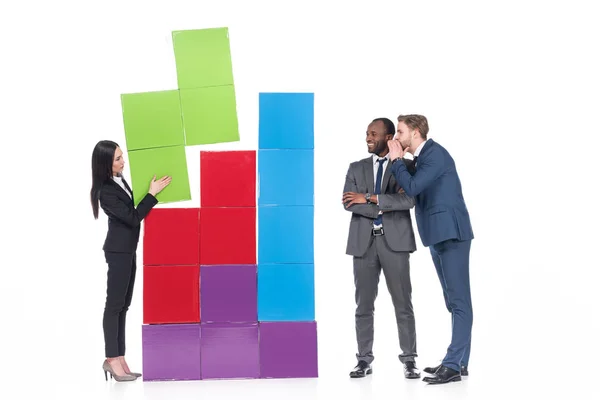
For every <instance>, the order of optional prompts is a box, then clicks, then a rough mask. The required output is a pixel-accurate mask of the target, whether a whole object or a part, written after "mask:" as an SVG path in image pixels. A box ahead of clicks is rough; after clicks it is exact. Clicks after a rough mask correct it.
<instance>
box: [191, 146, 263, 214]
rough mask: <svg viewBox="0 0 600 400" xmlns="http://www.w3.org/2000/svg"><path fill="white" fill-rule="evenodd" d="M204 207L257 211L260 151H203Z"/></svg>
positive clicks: (201, 182)
mask: <svg viewBox="0 0 600 400" xmlns="http://www.w3.org/2000/svg"><path fill="white" fill-rule="evenodd" d="M200 206H201V207H255V206H256V151H253V150H252V151H201V152H200Z"/></svg>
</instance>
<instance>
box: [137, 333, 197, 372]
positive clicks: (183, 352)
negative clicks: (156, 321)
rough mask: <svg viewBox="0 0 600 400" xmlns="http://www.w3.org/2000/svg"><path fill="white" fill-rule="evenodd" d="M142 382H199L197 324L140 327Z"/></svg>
mask: <svg viewBox="0 0 600 400" xmlns="http://www.w3.org/2000/svg"><path fill="white" fill-rule="evenodd" d="M142 351H143V373H142V376H143V380H144V381H153V380H198V379H201V366H200V324H174V325H143V326H142Z"/></svg>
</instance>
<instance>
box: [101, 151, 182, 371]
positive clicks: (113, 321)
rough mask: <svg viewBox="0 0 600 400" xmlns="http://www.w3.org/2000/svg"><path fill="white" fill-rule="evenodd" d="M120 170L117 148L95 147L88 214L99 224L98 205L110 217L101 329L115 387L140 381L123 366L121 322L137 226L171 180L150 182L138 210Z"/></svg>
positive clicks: (107, 366) (129, 290)
mask: <svg viewBox="0 0 600 400" xmlns="http://www.w3.org/2000/svg"><path fill="white" fill-rule="evenodd" d="M124 166H125V161H124V160H123V152H122V151H121V149H120V148H119V145H118V144H116V143H115V142H112V141H109V140H102V141H100V142H98V144H96V147H95V148H94V151H93V153H92V190H91V193H90V195H91V201H92V209H93V212H94V218H95V219H98V203H100V206H101V207H102V209H103V210H104V212H105V213H106V215H107V216H108V233H107V235H106V240H105V242H104V247H103V248H102V249H103V250H104V255H105V258H106V262H107V264H108V274H107V275H108V279H107V289H106V304H105V307H104V318H103V324H102V325H103V328H104V343H105V353H106V360H105V361H104V363H103V365H102V369H103V370H104V377H105V379H108V377H107V372H108V373H110V376H111V377H113V378H114V379H115V380H116V381H132V380H135V379H137V378H138V377H140V376H141V374H140V373H137V372H131V371H130V370H129V367H128V365H127V363H126V362H125V316H126V314H127V310H128V308H129V306H130V304H131V298H132V295H133V285H134V282H135V273H136V250H137V245H138V241H139V236H140V224H141V221H142V220H143V219H144V217H146V215H147V214H148V212H150V210H151V209H152V208H153V207H154V206H155V205H156V204H157V203H158V200H157V199H156V197H155V196H156V195H157V194H158V193H160V191H162V190H163V189H164V188H165V187H166V186H167V185H168V184H169V183H171V177H169V176H165V177H163V178H161V179H159V180H156V177H154V178H153V179H152V181H151V182H150V187H149V189H148V193H147V194H146V196H145V197H144V198H143V199H142V201H141V202H140V203H139V204H138V206H137V209H136V208H135V206H134V203H133V192H132V190H131V188H130V187H129V185H128V184H127V182H125V180H124V179H123V177H122V172H123V168H124Z"/></svg>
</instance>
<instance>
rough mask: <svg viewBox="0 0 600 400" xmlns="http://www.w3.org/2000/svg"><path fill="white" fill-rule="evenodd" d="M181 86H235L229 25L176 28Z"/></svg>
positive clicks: (179, 82)
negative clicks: (181, 29)
mask: <svg viewBox="0 0 600 400" xmlns="http://www.w3.org/2000/svg"><path fill="white" fill-rule="evenodd" d="M172 36H173V49H174V51H175V63H176V69H177V83H178V86H179V89H192V88H200V87H207V86H221V85H233V67H232V63H231V51H230V48H229V30H228V29H227V28H211V29H198V30H188V31H174V32H173V33H172Z"/></svg>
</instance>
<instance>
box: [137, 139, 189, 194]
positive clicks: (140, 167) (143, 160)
mask: <svg viewBox="0 0 600 400" xmlns="http://www.w3.org/2000/svg"><path fill="white" fill-rule="evenodd" d="M128 154H129V162H130V164H131V181H132V189H133V195H134V203H135V204H136V205H137V204H139V202H140V201H141V200H142V199H143V198H144V196H146V194H147V193H148V188H149V187H150V182H151V181H152V177H153V176H155V175H156V179H160V178H162V177H163V176H165V175H169V176H171V177H172V178H173V179H172V181H171V183H170V184H169V186H167V187H166V188H164V189H163V190H162V191H161V192H160V193H158V194H157V195H156V198H157V199H158V201H159V202H160V203H172V202H176V201H184V200H191V199H192V196H191V192H190V181H189V176H188V170H187V158H186V155H185V146H172V147H160V148H155V149H146V150H134V151H130V152H129V153H128Z"/></svg>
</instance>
